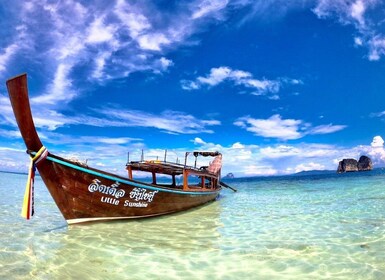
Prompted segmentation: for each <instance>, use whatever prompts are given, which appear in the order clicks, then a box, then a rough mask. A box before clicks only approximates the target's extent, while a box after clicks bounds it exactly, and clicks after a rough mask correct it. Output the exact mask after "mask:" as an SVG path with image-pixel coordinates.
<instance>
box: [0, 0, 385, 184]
mask: <svg viewBox="0 0 385 280" xmlns="http://www.w3.org/2000/svg"><path fill="white" fill-rule="evenodd" d="M0 16H1V21H0V81H1V82H0V170H2V171H15V172H26V171H27V167H28V164H29V160H28V156H27V155H26V153H25V146H24V143H23V141H22V139H21V136H20V133H19V131H18V128H17V125H16V122H15V119H14V116H13V112H12V109H11V106H10V103H9V99H8V93H7V89H6V85H5V82H6V80H7V79H8V78H10V77H13V76H15V75H17V74H20V73H27V75H28V86H29V95H30V101H31V107H32V112H33V115H34V121H35V125H36V127H37V130H38V133H39V135H40V137H41V140H42V142H43V143H44V145H45V146H46V147H47V148H48V150H49V151H50V152H52V153H55V154H57V155H60V156H63V157H67V158H76V159H79V160H81V161H87V163H88V164H89V165H90V166H93V167H96V168H99V169H103V170H107V171H110V172H114V173H118V174H126V173H125V172H126V171H125V164H126V162H127V154H128V153H129V154H130V160H139V159H140V157H141V152H142V150H143V151H144V156H145V159H151V158H154V157H156V156H159V157H160V158H162V159H163V155H164V150H165V149H167V151H168V152H167V155H168V160H170V161H174V160H175V161H176V160H180V161H183V157H184V153H185V151H194V150H210V151H219V152H221V153H222V154H223V169H222V175H226V174H228V173H233V174H234V176H235V177H244V176H271V175H285V174H292V173H296V172H300V171H308V170H337V167H338V162H339V161H340V160H342V159H343V158H355V159H358V158H359V157H360V156H361V155H367V156H369V157H370V158H371V159H372V161H373V164H374V167H382V166H385V151H384V140H383V138H385V94H384V92H385V77H384V76H385V64H384V61H385V2H384V1H379V0H353V1H349V0H341V1H340V0H308V1H306V0H302V1H301V0H293V1H286V0H275V1H271V0H234V1H231V0H192V1H169V0H167V1H166V0H158V1H148V0H140V1H128V0H127V1H125V0H111V1H102V0H94V1H74V0H62V1H48V0H14V1H13V2H12V5H9V3H5V1H1V2H0Z"/></svg>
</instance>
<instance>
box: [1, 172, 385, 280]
mask: <svg viewBox="0 0 385 280" xmlns="http://www.w3.org/2000/svg"><path fill="white" fill-rule="evenodd" d="M25 180H26V175H18V174H7V173H0V217H1V218H0V228H1V235H0V279H385V254H384V250H385V173H383V171H381V170H376V171H373V172H369V173H359V174H358V173H355V174H342V175H319V176H302V177H281V178H252V179H237V180H232V181H228V183H229V184H231V185H232V186H234V187H236V188H237V189H238V192H237V193H233V192H231V191H230V190H228V189H224V191H223V192H222V195H221V197H220V198H219V199H218V201H216V202H214V203H210V204H208V205H205V206H204V207H200V208H197V209H194V210H191V211H187V212H184V213H179V214H176V215H169V216H164V217H160V218H151V219H143V220H134V221H123V222H110V223H97V224H86V225H75V226H70V227H69V226H67V224H66V222H65V221H64V219H63V218H62V216H61V214H60V213H59V211H58V209H57V208H56V205H55V204H54V202H53V200H52V199H51V197H50V196H49V193H48V191H47V190H46V189H45V187H44V184H43V183H42V181H41V180H40V178H39V177H37V178H36V184H35V189H36V191H35V195H36V201H35V204H36V207H35V212H36V214H35V216H34V217H33V218H32V220H30V221H26V220H24V219H23V218H22V217H20V209H21V202H22V198H23V193H24V186H25Z"/></svg>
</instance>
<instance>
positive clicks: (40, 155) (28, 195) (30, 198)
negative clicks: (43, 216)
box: [21, 146, 48, 220]
mask: <svg viewBox="0 0 385 280" xmlns="http://www.w3.org/2000/svg"><path fill="white" fill-rule="evenodd" d="M47 155H48V150H47V149H46V148H45V147H44V146H42V147H41V148H40V150H39V151H38V152H37V153H36V154H35V155H34V156H33V157H32V154H31V162H30V164H29V171H28V180H27V185H26V186H25V193H24V201H23V208H22V209H21V216H23V217H24V218H26V219H27V220H29V219H30V218H31V216H33V214H34V211H35V210H34V206H35V205H34V204H35V201H34V186H33V184H34V181H35V170H36V164H37V163H39V162H40V161H41V160H43V159H45V158H46V157H47Z"/></svg>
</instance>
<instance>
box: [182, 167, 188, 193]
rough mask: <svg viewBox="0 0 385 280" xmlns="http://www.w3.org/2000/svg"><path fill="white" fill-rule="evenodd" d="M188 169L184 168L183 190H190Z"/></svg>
mask: <svg viewBox="0 0 385 280" xmlns="http://www.w3.org/2000/svg"><path fill="white" fill-rule="evenodd" d="M187 177H188V171H187V170H186V169H184V170H183V190H184V191H187V190H188V178H187Z"/></svg>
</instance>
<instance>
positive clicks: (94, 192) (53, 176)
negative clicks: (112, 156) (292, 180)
mask: <svg viewBox="0 0 385 280" xmlns="http://www.w3.org/2000/svg"><path fill="white" fill-rule="evenodd" d="M38 170H39V173H40V174H41V177H42V179H43V181H44V183H45V185H46V186H47V188H48V190H49V192H50V194H51V195H52V197H53V199H54V200H55V203H56V204H57V206H58V208H59V209H60V211H61V213H62V214H63V216H64V218H65V219H66V220H67V222H68V223H69V224H73V223H80V222H91V221H98V220H99V221H102V220H112V219H129V218H143V217H152V216H158V215H164V214H169V213H174V212H178V211H183V210H187V209H189V208H192V207H195V206H198V205H202V204H204V203H207V202H209V201H212V200H215V199H216V197H217V196H218V194H219V191H218V190H216V191H209V192H208V191H204V192H202V191H190V192H186V191H182V190H178V189H173V188H158V187H156V186H152V185H151V184H146V183H143V182H139V181H133V180H128V179H126V178H124V177H121V176H117V175H113V174H109V173H106V172H103V171H100V170H96V169H91V168H88V167H83V166H81V165H77V164H76V163H71V162H69V161H67V160H65V159H62V158H59V157H57V156H52V155H49V156H48V157H47V158H46V159H45V160H44V162H41V163H40V164H39V165H38Z"/></svg>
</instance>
